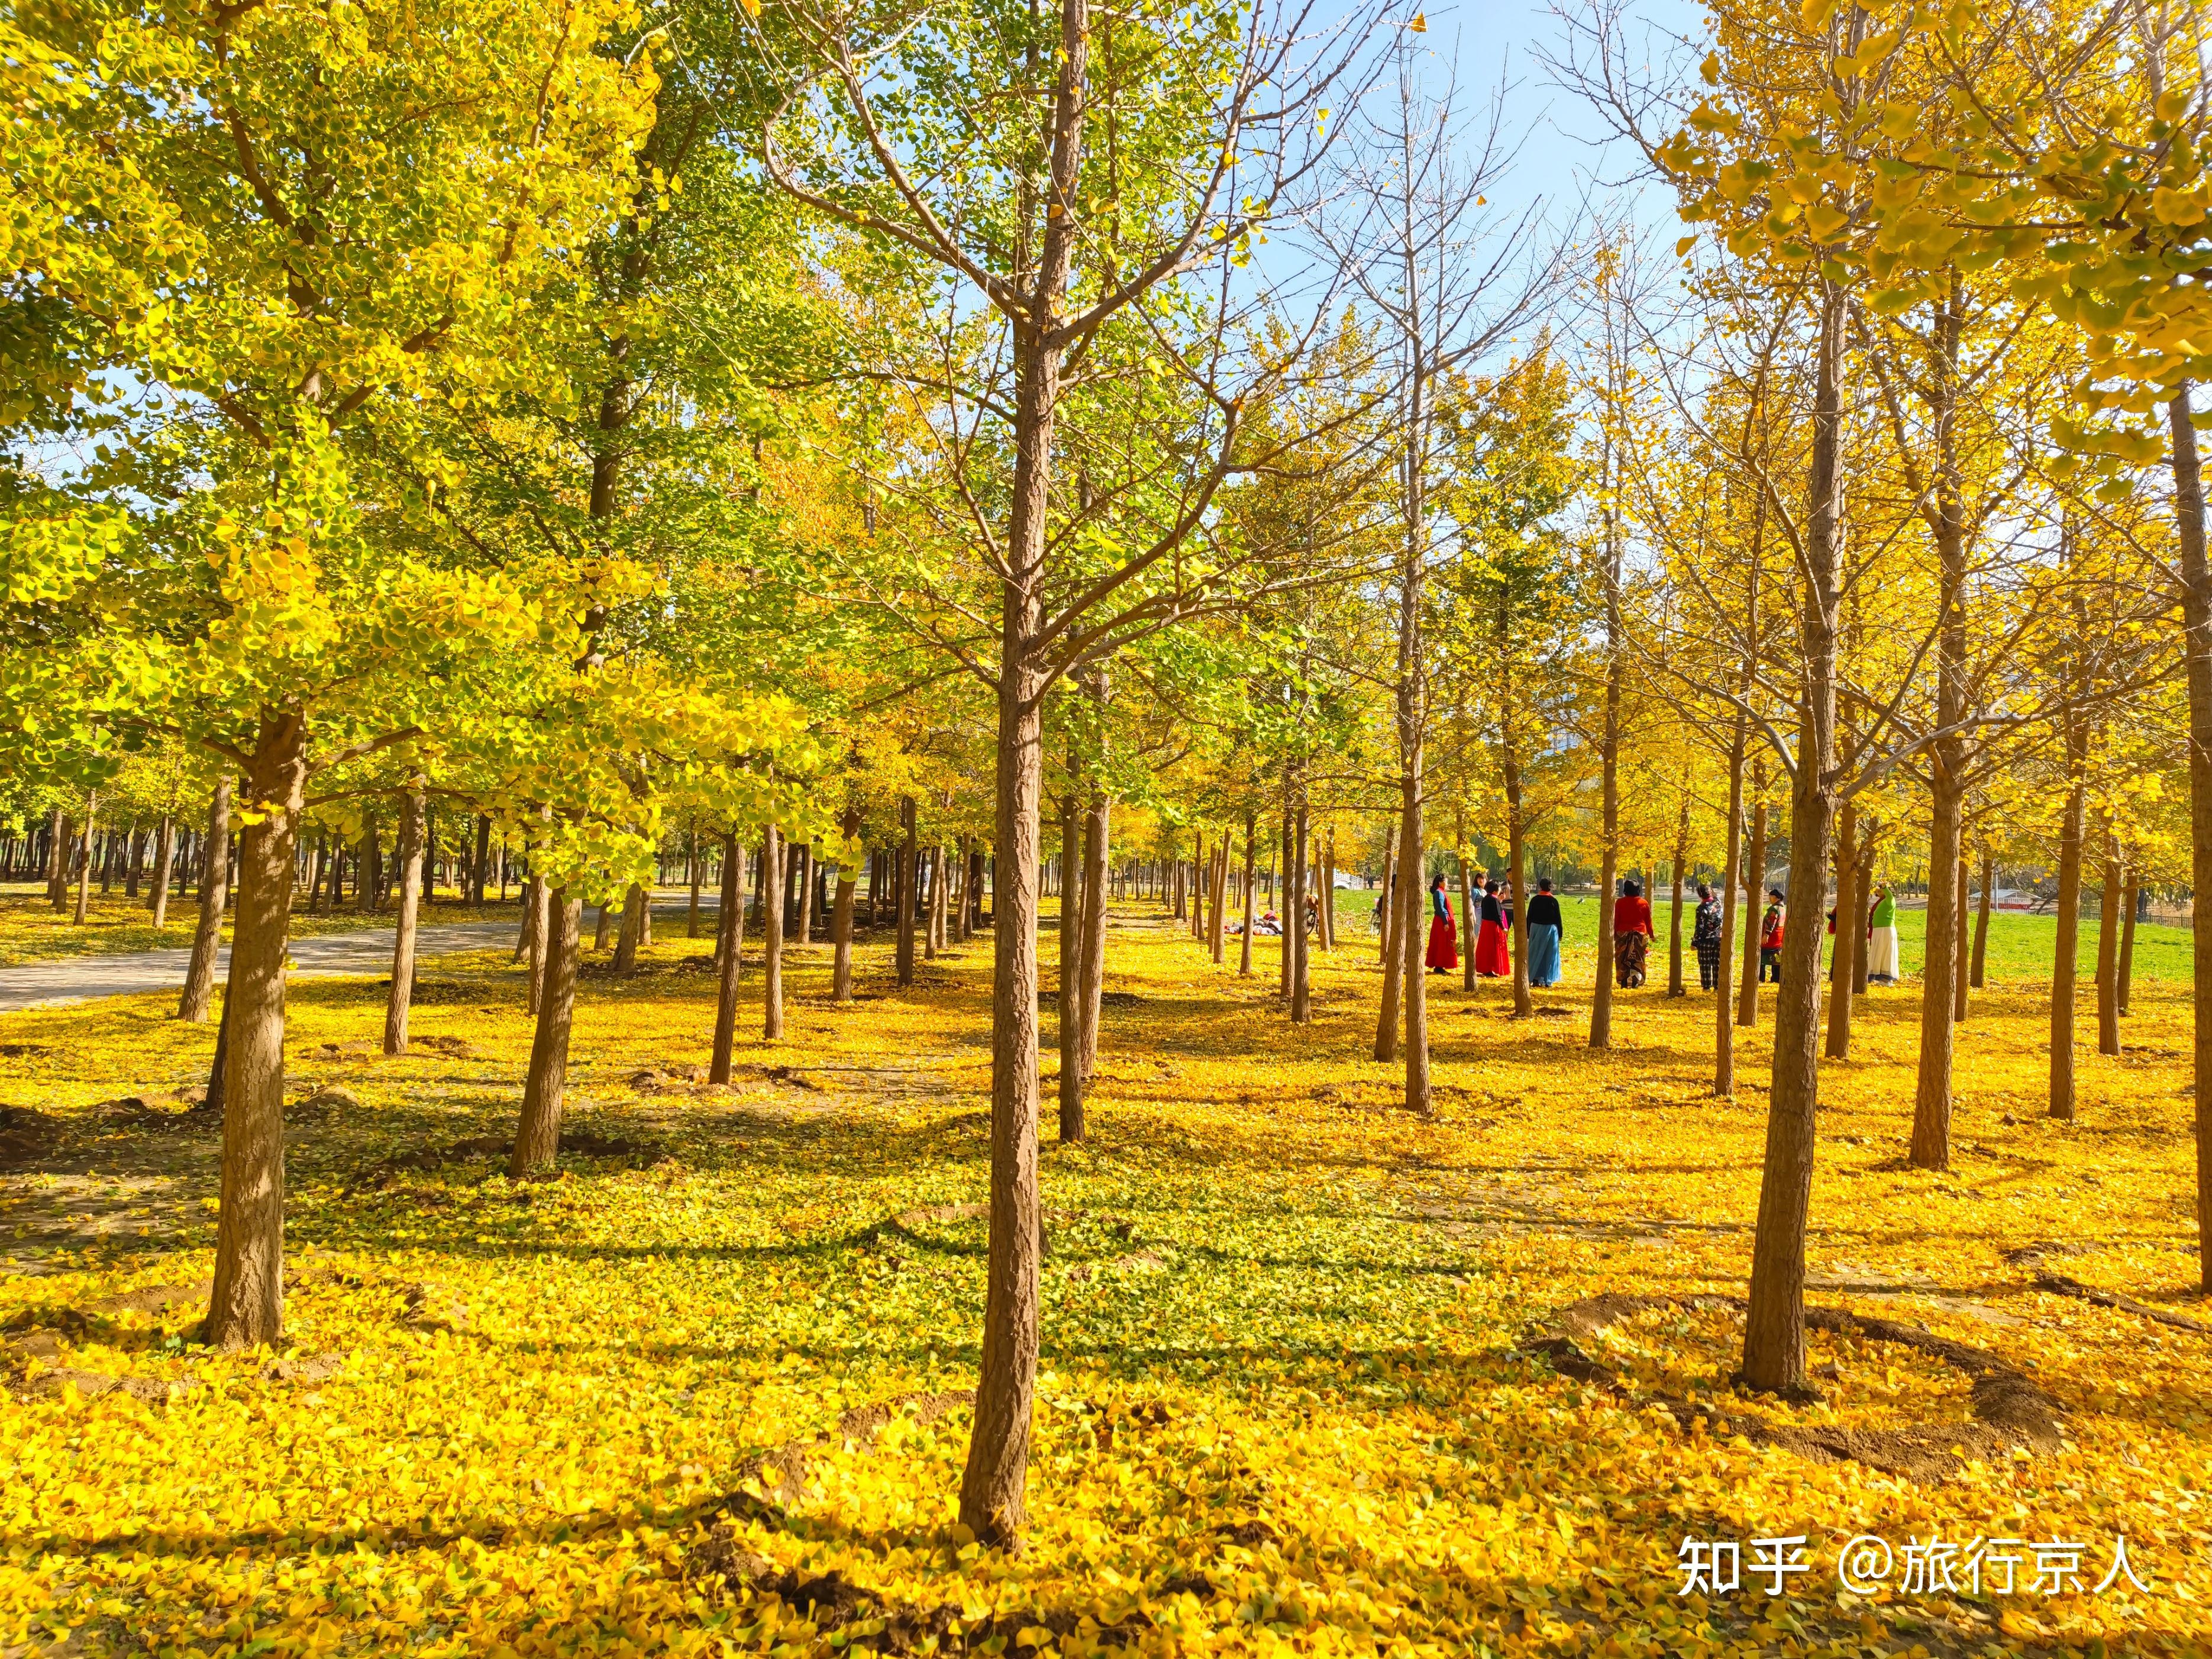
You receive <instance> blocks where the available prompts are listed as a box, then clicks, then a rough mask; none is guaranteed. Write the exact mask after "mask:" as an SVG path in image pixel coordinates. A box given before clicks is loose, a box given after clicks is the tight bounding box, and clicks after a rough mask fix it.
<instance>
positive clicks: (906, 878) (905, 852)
mask: <svg viewBox="0 0 2212 1659" xmlns="http://www.w3.org/2000/svg"><path fill="white" fill-rule="evenodd" d="M914 817H915V805H914V798H913V797H912V796H911V795H908V796H906V797H905V798H903V799H901V800H900V802H899V827H900V829H902V830H903V831H904V832H905V833H904V837H903V839H902V840H901V841H900V842H899V848H898V875H897V877H896V879H895V880H894V881H893V882H892V884H891V890H892V892H893V894H894V896H895V897H894V901H893V905H892V908H893V911H894V912H895V918H896V921H897V923H898V950H897V963H898V982H899V983H900V984H901V985H911V984H913V983H914V911H915V881H916V878H917V877H918V875H919V873H920V872H919V871H918V870H917V869H916V867H915V866H916V858H917V854H916V848H915V823H914Z"/></svg>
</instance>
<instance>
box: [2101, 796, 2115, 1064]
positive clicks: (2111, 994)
mask: <svg viewBox="0 0 2212 1659" xmlns="http://www.w3.org/2000/svg"><path fill="white" fill-rule="evenodd" d="M2119 908H2120V843H2119V842H2118V839H2117V838H2116V837H2115V836H2113V834H2112V824H2111V823H2110V822H2109V821H2107V822H2106V825H2105V873H2104V880H2103V883H2102V884H2101V885H2100V887H2099V889H2098V891H2097V913H2098V914H2097V1052H2098V1053H2099V1054H2118V1053H2119V1052H2120V977H2119V966H2120V963H2119V953H2120V917H2119Z"/></svg>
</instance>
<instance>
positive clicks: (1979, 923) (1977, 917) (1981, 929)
mask: <svg viewBox="0 0 2212 1659" xmlns="http://www.w3.org/2000/svg"><path fill="white" fill-rule="evenodd" d="M1995 882H1996V859H1995V858H1994V857H1992V856H1991V855H1990V854H1987V853H1984V854H1982V891H1981V896H1980V897H1979V898H1978V899H1976V900H1975V901H1974V969H1973V973H1972V975H1971V976H1970V979H1969V982H1970V983H1971V984H1972V986H1973V987H1974V989H1976V990H1977V991H1978V990H1980V989H1981V988H1982V966H1983V964H1984V963H1985V962H1987V961H1988V959H1989V952H1990V902H1991V900H1990V887H1991V886H1992V885H1993V884H1995Z"/></svg>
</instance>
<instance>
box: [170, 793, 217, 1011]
mask: <svg viewBox="0 0 2212 1659" xmlns="http://www.w3.org/2000/svg"><path fill="white" fill-rule="evenodd" d="M203 852H204V859H203V861H202V865H201V870H200V915H199V923H198V925H197V927H195V928H194V929H193V931H192V954H191V962H190V963H189V964H188V965H187V966H186V967H185V992H184V995H183V996H182V997H181V998H179V1000H178V1003H177V1018H179V1019H181V1020H184V1021H185V1022H187V1023H188V1024H193V1025H197V1024H200V1023H201V1022H202V1021H203V1020H204V1019H205V1018H207V1011H208V999H209V998H210V996H212V995H213V994H215V958H216V950H217V949H218V948H219V947H220V946H221V945H222V912H223V906H224V905H225V904H226V903H227V902H228V900H229V897H230V780H229V779H228V777H223V778H218V779H217V780H216V786H215V793H214V795H213V796H212V798H211V799H210V800H209V802H208V830H207V844H206V846H205V848H204V849H203Z"/></svg>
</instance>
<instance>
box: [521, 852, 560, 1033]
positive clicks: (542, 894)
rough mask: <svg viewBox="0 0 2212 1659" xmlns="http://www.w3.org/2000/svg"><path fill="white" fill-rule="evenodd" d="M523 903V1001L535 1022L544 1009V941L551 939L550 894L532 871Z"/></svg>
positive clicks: (550, 891)
mask: <svg viewBox="0 0 2212 1659" xmlns="http://www.w3.org/2000/svg"><path fill="white" fill-rule="evenodd" d="M523 902H524V904H525V905H526V907H527V908H528V910H529V913H530V914H529V919H528V921H527V922H526V924H525V927H524V931H525V932H526V933H528V934H529V936H530V994H529V996H528V997H527V999H526V1003H527V1006H528V1011H529V1013H530V1017H531V1018H532V1019H535V1018H537V1017H538V1010H539V1009H540V1008H542V1007H543V1006H544V998H545V957H546V954H547V945H546V941H547V940H548V939H550V937H551V928H552V921H551V917H552V902H553V890H552V889H551V888H550V887H549V886H547V885H546V884H545V878H544V877H543V876H541V875H539V874H538V872H536V871H534V870H533V871H532V872H531V875H530V890H529V891H528V892H527V893H526V894H525V895H524V896H523Z"/></svg>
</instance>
